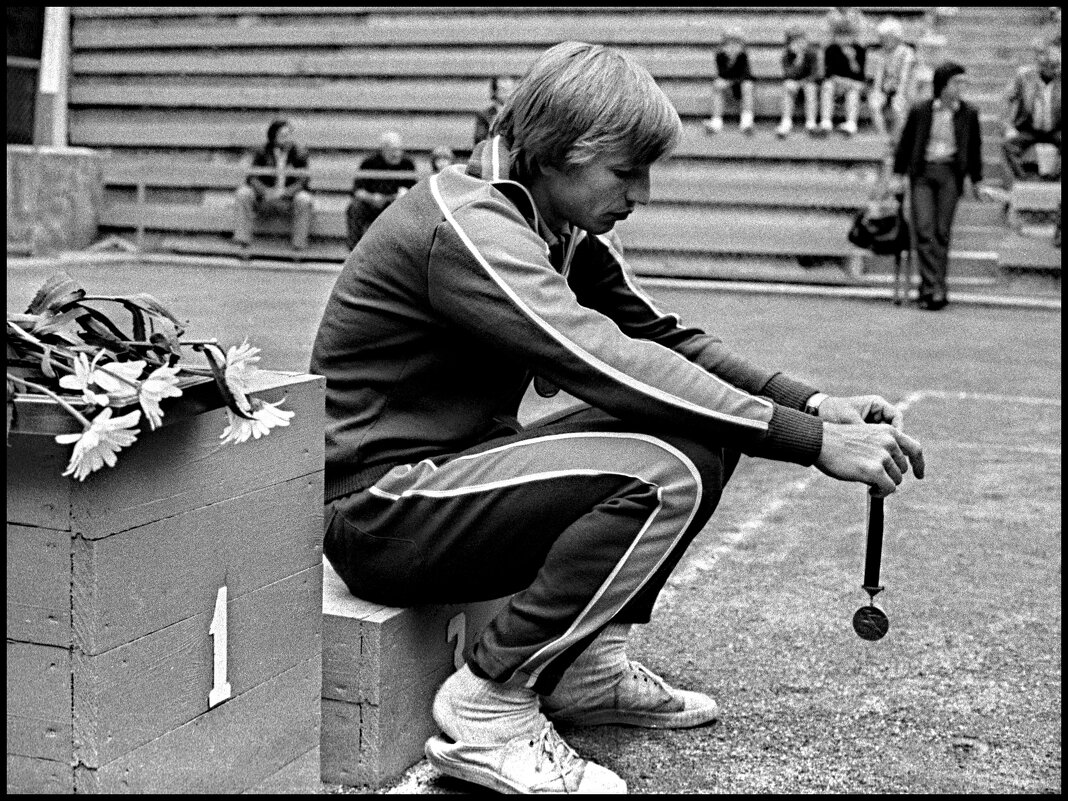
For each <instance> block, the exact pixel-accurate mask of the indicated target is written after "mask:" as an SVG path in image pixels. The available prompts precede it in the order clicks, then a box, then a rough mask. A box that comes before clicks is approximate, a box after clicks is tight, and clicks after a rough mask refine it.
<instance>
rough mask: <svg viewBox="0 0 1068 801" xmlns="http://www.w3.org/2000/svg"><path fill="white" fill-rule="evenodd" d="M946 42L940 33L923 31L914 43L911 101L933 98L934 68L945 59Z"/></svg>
mask: <svg viewBox="0 0 1068 801" xmlns="http://www.w3.org/2000/svg"><path fill="white" fill-rule="evenodd" d="M946 44H947V40H946V37H945V36H943V35H942V34H940V33H935V32H934V31H933V30H925V31H924V32H923V35H922V36H921V37H920V38H919V40H918V41H917V42H916V62H915V64H913V67H912V101H913V102H914V103H915V102H916V101H919V100H931V99H932V98H933V97H934V91H933V81H934V70H935V66H937V65H938V64H940V63H942V62H943V61H945V59H946V55H945V50H946Z"/></svg>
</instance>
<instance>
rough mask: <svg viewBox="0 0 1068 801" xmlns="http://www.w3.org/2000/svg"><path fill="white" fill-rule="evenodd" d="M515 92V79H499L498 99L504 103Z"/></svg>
mask: <svg viewBox="0 0 1068 801" xmlns="http://www.w3.org/2000/svg"><path fill="white" fill-rule="evenodd" d="M514 91H515V79H514V78H511V77H505V78H498V79H497V99H498V100H500V101H501V102H502V103H503V102H504V101H505V100H507V99H508V98H510V97H511V96H512V92H514Z"/></svg>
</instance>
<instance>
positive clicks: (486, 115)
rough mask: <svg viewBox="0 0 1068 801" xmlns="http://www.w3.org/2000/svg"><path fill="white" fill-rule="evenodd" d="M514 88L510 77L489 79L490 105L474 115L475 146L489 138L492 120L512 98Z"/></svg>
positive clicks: (501, 76)
mask: <svg viewBox="0 0 1068 801" xmlns="http://www.w3.org/2000/svg"><path fill="white" fill-rule="evenodd" d="M514 88H515V79H514V78H513V77H512V76H511V75H498V76H496V77H494V78H490V104H489V105H488V106H486V108H484V109H483V110H482V111H480V112H478V114H476V115H475V144H476V145H477V144H478V143H479V142H481V141H482V140H483V139H485V138H486V137H487V136H489V129H490V125H492V124H493V118H494V117H496V116H497V112H498V111H500V110H501V106H503V105H504V103H505V101H506V100H508V98H509V97H511V96H512V90H513V89H514Z"/></svg>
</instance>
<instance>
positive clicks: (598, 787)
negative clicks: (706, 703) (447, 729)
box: [424, 720, 627, 795]
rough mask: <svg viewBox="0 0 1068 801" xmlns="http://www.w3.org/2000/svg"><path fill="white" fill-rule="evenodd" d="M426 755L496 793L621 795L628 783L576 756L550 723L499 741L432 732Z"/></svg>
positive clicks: (452, 772) (441, 768)
mask: <svg viewBox="0 0 1068 801" xmlns="http://www.w3.org/2000/svg"><path fill="white" fill-rule="evenodd" d="M424 751H425V753H426V758H427V760H428V761H429V762H430V764H431V765H433V766H434V767H435V768H437V769H438V770H439V771H441V772H442V773H444V774H446V775H448V776H452V777H454V778H457V779H462V780H463V781H466V782H471V783H472V784H479V785H482V786H483V787H489V788H490V789H492V790H496V791H497V792H499V793H522V794H533V793H581V794H583V795H593V794H600V793H604V794H611V795H625V794H626V792H627V783H626V782H625V781H623V779H621V778H620V777H619V776H617V775H616V774H615V773H613V772H612V771H610V770H609V769H608V768H604V767H601V766H600V765H598V764H596V763H594V762H589V761H587V760H585V759H582V758H580V757H579V755H578V754H576V753H575V751H574V749H573V748H572V747H571V746H569V745H568V744H567V743H566V742H564V740H563V738H562V737H561V736H560V735H559V734H557V732H556V729H554V728H553V724H551V723H549V722H548V721H547V720H546V721H545V725H544V726H543V727H542V728H541V730H540V731H539V732H538V733H537V734H520V735H518V736H516V737H513V738H512V739H510V740H508V741H507V742H506V743H504V744H501V745H468V744H464V743H456V742H452V741H451V740H449V739H447V738H446V737H442V736H435V737H431V738H430V739H429V740H427V742H426V748H425V749H424Z"/></svg>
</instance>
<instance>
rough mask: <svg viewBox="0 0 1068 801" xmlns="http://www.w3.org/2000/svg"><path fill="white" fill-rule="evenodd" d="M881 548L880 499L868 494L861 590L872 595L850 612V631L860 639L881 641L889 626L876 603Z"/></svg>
mask: <svg viewBox="0 0 1068 801" xmlns="http://www.w3.org/2000/svg"><path fill="white" fill-rule="evenodd" d="M882 550H883V499H882V498H877V497H875V496H874V495H868V553H867V557H866V559H865V562H864V584H863V585H862V586H863V589H864V590H865V592H867V593H868V596H869V597H870V598H871V603H870V604H869V605H868V606H862V607H860V609H858V610H857V611H856V613H855V614H854V615H853V630H854V631H855V632H856V633H857V636H859V637H860V638H861V639H864V640H880V639H882V638H883V635H885V634H886V632H887V630H889V628H890V619H889V618H887V616H886V614H885V613H884V612H883V610H881V609H879V608H878V607H877V606H876V605H875V596H876V595H877V594H878V593H879V592H881V591H882V589H883V588H882V587H880V586H879V562H880V560H881V559H882Z"/></svg>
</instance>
